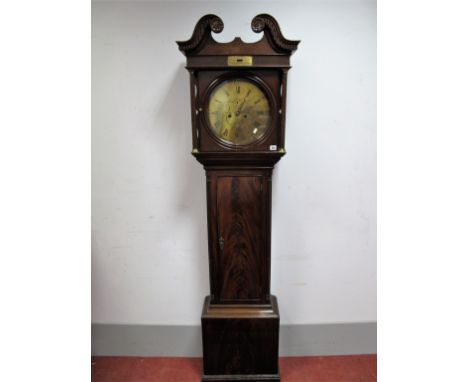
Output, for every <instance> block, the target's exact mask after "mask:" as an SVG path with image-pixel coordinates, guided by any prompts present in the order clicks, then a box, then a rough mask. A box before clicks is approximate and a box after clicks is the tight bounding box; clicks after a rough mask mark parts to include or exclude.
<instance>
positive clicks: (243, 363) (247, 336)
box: [201, 296, 280, 382]
mask: <svg viewBox="0 0 468 382" xmlns="http://www.w3.org/2000/svg"><path fill="white" fill-rule="evenodd" d="M201 321H202V340H203V369H204V373H203V377H202V382H208V381H216V382H223V381H226V382H227V381H275V382H279V381H280V376H279V370H278V341H279V311H278V304H277V301H276V297H274V296H271V303H270V304H264V305H252V304H244V305H238V304H232V305H225V304H223V305H221V304H217V305H215V304H211V303H210V298H209V296H207V297H206V298H205V304H204V306H203V313H202V319H201Z"/></svg>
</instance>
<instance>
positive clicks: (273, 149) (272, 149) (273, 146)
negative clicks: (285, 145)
mask: <svg viewBox="0 0 468 382" xmlns="http://www.w3.org/2000/svg"><path fill="white" fill-rule="evenodd" d="M277 149H278V148H277V147H276V145H270V151H276V150H277Z"/></svg>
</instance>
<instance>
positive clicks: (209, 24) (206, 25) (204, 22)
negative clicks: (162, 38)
mask: <svg viewBox="0 0 468 382" xmlns="http://www.w3.org/2000/svg"><path fill="white" fill-rule="evenodd" d="M223 29H224V23H223V20H221V18H220V17H218V16H216V15H212V14H210V15H205V16H203V17H202V18H201V19H200V20H198V22H197V24H196V25H195V28H194V30H193V33H192V37H190V39H188V40H186V41H177V44H178V45H179V49H180V50H181V51H182V52H183V53H184V54H187V53H193V52H195V51H197V50H198V49H199V48H201V47H202V46H203V45H204V43H205V42H206V40H207V39H209V38H210V37H211V32H214V33H221V32H222V31H223Z"/></svg>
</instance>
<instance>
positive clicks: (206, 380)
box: [202, 374, 280, 382]
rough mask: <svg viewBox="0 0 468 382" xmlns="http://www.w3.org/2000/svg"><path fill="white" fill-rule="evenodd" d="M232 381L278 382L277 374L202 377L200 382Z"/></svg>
mask: <svg viewBox="0 0 468 382" xmlns="http://www.w3.org/2000/svg"><path fill="white" fill-rule="evenodd" d="M232 381H250V382H257V381H259V382H260V381H270V382H280V376H279V374H276V375H265V374H261V375H260V374H252V375H245V374H237V375H236V374H233V375H203V376H202V382H232Z"/></svg>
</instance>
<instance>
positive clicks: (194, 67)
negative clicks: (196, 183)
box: [177, 14, 299, 382]
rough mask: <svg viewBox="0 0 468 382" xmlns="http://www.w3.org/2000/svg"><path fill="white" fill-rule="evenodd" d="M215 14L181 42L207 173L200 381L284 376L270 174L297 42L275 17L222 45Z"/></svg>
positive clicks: (197, 145)
mask: <svg viewBox="0 0 468 382" xmlns="http://www.w3.org/2000/svg"><path fill="white" fill-rule="evenodd" d="M222 30H223V22H222V20H221V19H220V18H219V17H217V16H215V15H206V16H203V17H202V18H201V19H200V20H199V21H198V23H197V24H196V26H195V29H194V31H193V35H192V37H191V38H190V39H189V40H187V41H180V42H177V43H178V45H179V49H180V50H181V51H182V53H184V54H185V55H186V56H187V66H186V67H187V70H188V71H189V73H190V94H191V110H192V140H193V150H192V154H193V155H194V156H195V158H196V159H197V160H198V161H199V162H200V163H202V164H203V165H204V168H205V170H206V184H207V206H208V241H209V245H208V247H209V269H210V295H209V296H207V297H206V298H205V302H204V305H203V311H202V318H201V321H202V340H203V367H204V372H203V377H202V381H218V382H219V381H260V380H261V381H279V380H280V376H279V370H278V340H279V311H278V304H277V300H276V297H275V296H273V295H271V294H270V232H271V175H272V171H273V167H274V165H275V163H276V162H278V160H279V159H280V158H281V157H282V156H283V155H284V154H285V149H284V142H285V134H284V132H285V113H286V78H287V73H288V70H289V68H290V63H289V61H290V56H291V54H292V53H293V52H294V51H295V50H296V49H297V45H298V44H299V41H291V40H287V39H286V38H285V37H284V36H283V35H282V33H281V31H280V28H279V26H278V23H277V22H276V20H275V19H274V18H273V17H272V16H270V15H267V14H261V15H258V16H256V17H255V18H254V19H253V20H252V30H253V31H254V32H257V33H260V32H263V37H262V38H261V39H260V40H259V41H257V42H255V43H245V42H243V41H242V40H241V39H240V38H238V37H236V38H235V39H234V40H233V41H232V42H230V43H218V42H217V41H215V40H214V39H213V37H212V35H211V33H212V32H214V33H219V32H221V31H222Z"/></svg>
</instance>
